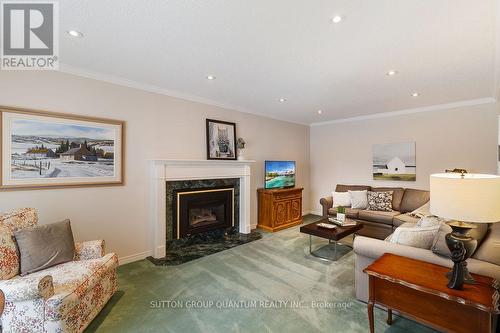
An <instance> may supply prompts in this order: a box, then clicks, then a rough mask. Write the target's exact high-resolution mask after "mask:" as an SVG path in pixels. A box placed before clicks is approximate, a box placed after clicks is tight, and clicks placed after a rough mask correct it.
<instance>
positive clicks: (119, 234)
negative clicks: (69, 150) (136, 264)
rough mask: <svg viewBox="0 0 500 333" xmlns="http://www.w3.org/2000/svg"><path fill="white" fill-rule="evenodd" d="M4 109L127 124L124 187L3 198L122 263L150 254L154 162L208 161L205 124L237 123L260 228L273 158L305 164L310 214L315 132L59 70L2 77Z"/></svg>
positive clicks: (301, 176)
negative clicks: (259, 198) (101, 246)
mask: <svg viewBox="0 0 500 333" xmlns="http://www.w3.org/2000/svg"><path fill="white" fill-rule="evenodd" d="M0 105H4V106H16V107H26V108H34V109H41V110H48V111H55V112H66V113H75V114H80V115H89V116H97V117H106V118H113V119H119V120H125V121H126V122H127V125H126V126H127V128H126V161H125V163H126V185H125V186H123V187H104V188H81V189H58V190H38V191H16V192H0V211H6V210H9V209H12V208H16V207H36V208H37V209H38V210H39V213H40V218H41V222H42V223H51V222H55V221H58V220H62V219H64V218H70V219H71V221H72V227H73V232H74V234H75V237H76V238H77V239H78V240H90V239H99V238H104V239H106V242H107V244H108V249H109V250H111V251H115V252H117V253H118V254H119V256H120V257H122V258H123V257H130V256H134V255H138V254H139V256H140V255H141V254H142V255H145V254H147V253H146V252H147V251H148V250H149V248H148V246H149V239H148V237H149V233H148V232H149V229H148V228H149V225H148V202H147V195H148V165H147V159H154V158H169V159H205V158H206V148H205V119H206V118H214V119H221V120H226V121H231V122H236V123H237V134H238V136H240V137H243V138H244V139H245V140H246V142H247V144H248V149H246V152H245V155H246V157H247V158H249V159H255V160H256V161H257V163H255V165H254V166H253V169H252V173H253V186H252V193H254V196H253V198H252V211H251V218H252V223H253V224H256V223H257V203H256V189H257V188H258V187H261V186H262V185H263V182H264V180H263V168H264V162H263V161H264V160H265V159H276V160H279V159H286V160H296V161H297V172H298V175H297V185H298V186H303V187H305V188H306V190H305V191H304V203H305V204H304V207H303V209H304V210H305V211H307V210H309V207H308V203H309V202H310V200H309V197H308V190H307V189H308V188H309V127H307V126H302V125H296V124H292V123H287V122H283V121H278V120H273V119H268V118H264V117H259V116H255V115H250V114H246V113H241V112H235V111H231V110H226V109H222V108H219V107H214V106H209V105H205V104H200V103H194V102H188V101H185V100H181V99H178V98H173V97H168V96H164V95H158V94H153V93H148V92H144V91H140V90H135V89H131V88H126V87H121V86H117V85H112V84H108V83H103V82H100V81H95V80H90V79H85V78H80V77H76V76H72V75H67V74H62V73H56V72H5V71H3V72H2V73H0Z"/></svg>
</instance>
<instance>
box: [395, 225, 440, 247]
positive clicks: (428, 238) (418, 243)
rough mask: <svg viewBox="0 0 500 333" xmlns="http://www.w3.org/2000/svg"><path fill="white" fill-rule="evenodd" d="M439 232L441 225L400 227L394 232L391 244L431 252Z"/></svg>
mask: <svg viewBox="0 0 500 333" xmlns="http://www.w3.org/2000/svg"><path fill="white" fill-rule="evenodd" d="M438 231H439V224H438V225H434V226H431V227H425V228H424V227H414V228H407V227H403V228H402V227H398V228H396V230H394V233H393V234H392V237H391V239H390V240H389V241H390V242H391V243H395V244H401V245H407V246H413V247H418V248H421V249H426V250H430V248H431V247H432V243H433V241H434V238H435V237H436V234H437V233H438Z"/></svg>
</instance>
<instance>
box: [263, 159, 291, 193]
mask: <svg viewBox="0 0 500 333" xmlns="http://www.w3.org/2000/svg"><path fill="white" fill-rule="evenodd" d="M265 169H266V184H265V186H264V187H265V188H267V189H269V188H285V187H294V186H295V161H266V162H265Z"/></svg>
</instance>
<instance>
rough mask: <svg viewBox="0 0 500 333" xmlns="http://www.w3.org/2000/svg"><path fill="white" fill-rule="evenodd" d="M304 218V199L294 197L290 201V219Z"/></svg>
mask: <svg viewBox="0 0 500 333" xmlns="http://www.w3.org/2000/svg"><path fill="white" fill-rule="evenodd" d="M301 218H302V199H301V198H297V199H292V201H291V203H290V221H297V220H300V219H301Z"/></svg>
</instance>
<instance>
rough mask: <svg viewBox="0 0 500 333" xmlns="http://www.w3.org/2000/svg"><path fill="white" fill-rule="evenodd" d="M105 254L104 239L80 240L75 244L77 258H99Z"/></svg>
mask: <svg viewBox="0 0 500 333" xmlns="http://www.w3.org/2000/svg"><path fill="white" fill-rule="evenodd" d="M104 254H105V243H104V240H102V239H101V240H93V241H86V242H78V243H76V244H75V260H89V259H99V258H102V257H103V256H104Z"/></svg>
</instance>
